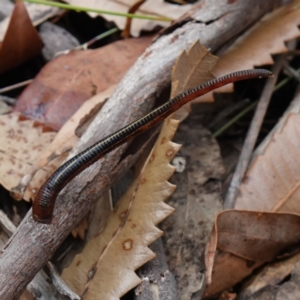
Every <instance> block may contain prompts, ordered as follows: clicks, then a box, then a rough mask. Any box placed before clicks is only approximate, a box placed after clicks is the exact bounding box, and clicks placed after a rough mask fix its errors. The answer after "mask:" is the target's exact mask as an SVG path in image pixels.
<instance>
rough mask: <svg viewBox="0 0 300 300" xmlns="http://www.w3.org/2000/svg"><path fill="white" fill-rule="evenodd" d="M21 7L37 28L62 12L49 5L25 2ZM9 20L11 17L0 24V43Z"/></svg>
mask: <svg viewBox="0 0 300 300" xmlns="http://www.w3.org/2000/svg"><path fill="white" fill-rule="evenodd" d="M23 5H25V7H26V10H27V12H28V14H29V17H30V20H31V22H32V24H33V25H34V26H37V25H39V24H41V23H42V22H44V21H45V20H47V19H49V18H52V17H54V16H56V15H58V14H59V13H61V12H62V9H60V8H58V7H52V6H49V5H41V4H35V3H27V2H23ZM10 20H11V16H7V17H6V18H5V19H3V20H2V21H1V22H0V42H2V41H3V38H4V36H5V33H6V31H7V28H8V26H9V23H10Z"/></svg>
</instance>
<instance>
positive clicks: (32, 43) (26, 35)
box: [0, 1, 43, 74]
mask: <svg viewBox="0 0 300 300" xmlns="http://www.w3.org/2000/svg"><path fill="white" fill-rule="evenodd" d="M42 47H43V43H42V40H41V39H40V37H39V35H38V33H37V31H36V29H35V28H34V26H33V25H32V23H31V20H30V18H29V16H28V13H27V11H26V8H25V6H24V3H23V2H21V1H17V2H16V4H15V8H14V10H13V13H12V16H11V19H10V23H9V26H8V29H7V31H6V34H5V36H4V39H3V42H2V43H1V44H0V74H3V73H5V72H6V71H8V70H11V69H13V68H15V67H17V66H18V65H20V64H21V63H23V62H25V61H27V60H29V59H31V58H33V57H34V56H36V55H38V54H39V53H40V52H41V50H42Z"/></svg>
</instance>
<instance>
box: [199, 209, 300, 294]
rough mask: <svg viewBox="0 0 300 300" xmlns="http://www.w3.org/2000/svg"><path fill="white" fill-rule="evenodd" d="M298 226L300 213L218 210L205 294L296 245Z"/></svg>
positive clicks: (214, 292) (229, 284) (236, 280)
mask: <svg viewBox="0 0 300 300" xmlns="http://www.w3.org/2000/svg"><path fill="white" fill-rule="evenodd" d="M299 230H300V216H299V215H295V214H288V213H266V212H265V213H261V212H253V211H239V210H227V211H223V212H221V213H220V214H219V215H218V217H217V218H216V221H215V226H214V229H213V232H212V235H211V241H210V243H209V244H208V246H209V247H208V248H207V253H206V265H207V273H208V286H207V288H206V291H205V297H210V296H213V295H215V294H217V293H219V292H221V291H223V290H224V289H226V288H229V287H230V286H232V285H233V284H235V283H237V282H239V281H240V280H241V279H242V278H244V277H245V276H247V275H249V274H251V272H252V271H253V269H254V268H257V267H258V266H260V265H261V264H263V263H265V262H269V261H272V260H274V259H275V258H276V257H277V256H278V255H280V254H283V253H284V251H286V250H287V249H288V248H289V247H291V246H295V245H297V244H298V243H299V241H300V237H299V234H298V233H299ZM217 250H218V252H216V251H217ZM213 260H215V265H214V270H212V261H213ZM225 266H227V268H225ZM220 267H222V268H220ZM218 271H219V272H218ZM211 274H212V278H211ZM228 274H234V276H233V275H231V276H228ZM223 278H226V280H224V279H223Z"/></svg>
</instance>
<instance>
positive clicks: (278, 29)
mask: <svg viewBox="0 0 300 300" xmlns="http://www.w3.org/2000/svg"><path fill="white" fill-rule="evenodd" d="M299 3H300V1H299V0H294V1H292V2H291V3H290V4H288V5H286V6H283V7H281V8H279V9H277V10H275V11H274V12H272V13H270V14H268V15H266V16H265V17H263V18H262V19H261V21H259V22H258V23H256V24H255V25H254V26H253V27H252V28H251V29H250V30H247V32H246V33H245V34H244V35H243V36H242V37H240V38H238V39H237V40H236V42H235V43H234V44H233V45H232V46H231V47H230V48H229V49H228V50H227V51H226V53H225V54H224V55H221V56H220V59H219V60H218V63H217V64H216V66H215V68H214V69H213V70H212V73H213V74H214V75H215V76H216V77H220V76H223V75H225V74H228V73H231V72H234V71H238V70H243V69H252V68H253V67H258V66H262V65H269V64H273V59H272V57H271V55H272V54H277V53H284V52H286V51H287V47H286V46H285V44H284V42H286V41H289V40H292V39H295V38H297V37H299V36H300V31H299V28H298V25H299V24H300V9H299V8H298V7H297V5H298V4H299ZM232 89H233V85H232V84H229V85H226V86H224V87H221V88H219V89H217V90H216V91H217V92H223V93H224V92H231V91H232ZM214 92H215V91H214ZM204 99H206V100H209V99H212V93H208V94H206V95H204V96H203V97H202V98H201V100H204Z"/></svg>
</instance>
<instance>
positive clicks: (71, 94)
mask: <svg viewBox="0 0 300 300" xmlns="http://www.w3.org/2000/svg"><path fill="white" fill-rule="evenodd" d="M151 39H152V38H151V37H143V38H139V39H127V40H120V41H116V42H114V43H111V44H109V45H107V46H104V47H101V48H99V49H95V50H86V51H74V52H71V53H69V54H67V55H62V56H60V57H58V58H56V59H54V60H52V61H50V62H49V63H47V64H46V65H45V66H44V67H43V68H42V70H41V71H40V72H39V74H38V75H37V76H36V77H35V78H34V80H33V82H32V83H31V84H30V85H29V86H28V87H27V88H26V89H25V90H24V91H23V92H22V94H21V95H20V97H19V100H18V102H17V105H16V106H15V108H14V111H17V112H20V113H21V114H22V115H25V116H26V117H28V118H31V119H34V120H37V121H39V122H42V123H43V124H45V125H47V126H49V127H52V128H53V129H55V130H59V129H60V128H61V126H62V125H63V124H64V123H65V122H66V121H67V120H68V119H69V118H70V117H71V116H72V115H73V114H74V113H75V112H76V110H77V109H78V108H79V107H80V106H81V104H82V103H84V101H86V100H87V99H90V98H91V97H92V96H94V95H96V94H98V93H100V92H102V91H104V90H106V89H107V88H108V87H110V86H111V85H113V84H116V83H118V82H119V81H120V80H121V79H122V77H123V76H124V74H125V73H126V71H127V70H128V69H129V67H131V65H132V64H133V62H134V61H135V60H136V59H137V58H138V57H139V56H140V55H141V54H142V53H143V52H144V50H145V48H146V47H148V45H149V44H150V42H151Z"/></svg>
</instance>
